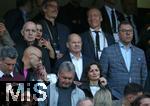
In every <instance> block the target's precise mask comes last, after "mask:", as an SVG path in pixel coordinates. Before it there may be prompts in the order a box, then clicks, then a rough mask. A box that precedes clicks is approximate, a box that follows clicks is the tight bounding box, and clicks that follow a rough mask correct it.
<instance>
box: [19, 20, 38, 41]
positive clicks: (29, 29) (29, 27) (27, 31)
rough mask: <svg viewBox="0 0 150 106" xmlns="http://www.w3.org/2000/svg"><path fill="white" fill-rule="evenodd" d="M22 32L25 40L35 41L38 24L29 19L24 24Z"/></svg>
mask: <svg viewBox="0 0 150 106" xmlns="http://www.w3.org/2000/svg"><path fill="white" fill-rule="evenodd" d="M21 34H22V36H23V37H24V40H25V41H27V42H33V41H35V38H36V35H37V27H36V24H35V23H34V22H32V21H28V22H26V23H25V24H24V25H23V28H22V30H21Z"/></svg>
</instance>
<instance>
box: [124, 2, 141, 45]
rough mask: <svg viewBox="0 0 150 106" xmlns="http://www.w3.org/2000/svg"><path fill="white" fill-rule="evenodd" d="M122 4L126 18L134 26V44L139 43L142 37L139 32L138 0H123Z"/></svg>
mask: <svg viewBox="0 0 150 106" xmlns="http://www.w3.org/2000/svg"><path fill="white" fill-rule="evenodd" d="M121 4H122V7H123V12H124V18H125V20H126V21H129V22H130V23H131V25H132V26H133V33H134V36H133V40H132V44H134V45H137V44H138V42H139V38H140V36H139V35H140V33H139V30H141V29H139V27H138V26H139V22H138V19H137V18H138V15H137V10H138V9H137V0H121Z"/></svg>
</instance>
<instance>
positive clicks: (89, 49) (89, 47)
mask: <svg viewBox="0 0 150 106" xmlns="http://www.w3.org/2000/svg"><path fill="white" fill-rule="evenodd" d="M90 33H91V32H90V31H86V32H84V33H82V34H81V38H82V42H83V45H82V53H83V54H84V55H86V56H88V57H90V58H92V59H94V60H96V61H98V60H97V58H96V57H95V47H94V42H93V38H92V36H91V34H90ZM104 35H105V37H106V40H107V43H108V46H110V45H112V44H114V43H115V40H114V38H113V36H111V35H110V34H108V33H104Z"/></svg>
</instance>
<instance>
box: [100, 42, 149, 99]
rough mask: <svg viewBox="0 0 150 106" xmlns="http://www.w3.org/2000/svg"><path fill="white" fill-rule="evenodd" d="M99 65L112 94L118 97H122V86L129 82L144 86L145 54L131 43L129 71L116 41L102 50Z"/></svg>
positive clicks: (145, 73)
mask: <svg viewBox="0 0 150 106" xmlns="http://www.w3.org/2000/svg"><path fill="white" fill-rule="evenodd" d="M100 65H101V68H102V74H103V75H104V77H105V78H106V79H107V81H108V86H109V88H110V89H111V91H112V95H113V96H114V97H116V98H118V99H120V98H122V97H123V90H124V87H125V85H127V84H128V83H129V82H135V83H138V84H141V85H143V86H144V83H145V80H146V76H147V66H146V60H145V55H144V52H143V51H142V50H141V49H139V48H137V47H135V46H133V45H132V46H131V66H130V70H129V71H128V70H127V67H126V64H125V61H124V58H123V56H122V53H121V50H120V47H119V44H118V43H117V44H114V45H112V46H109V47H108V48H105V49H104V50H103V52H102V55H101V58H100Z"/></svg>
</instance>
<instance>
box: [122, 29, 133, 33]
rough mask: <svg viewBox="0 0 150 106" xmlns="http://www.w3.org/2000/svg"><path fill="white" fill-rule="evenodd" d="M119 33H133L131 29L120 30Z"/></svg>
mask: <svg viewBox="0 0 150 106" xmlns="http://www.w3.org/2000/svg"><path fill="white" fill-rule="evenodd" d="M120 32H123V33H125V32H128V33H133V30H132V29H129V30H126V29H121V30H120Z"/></svg>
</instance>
